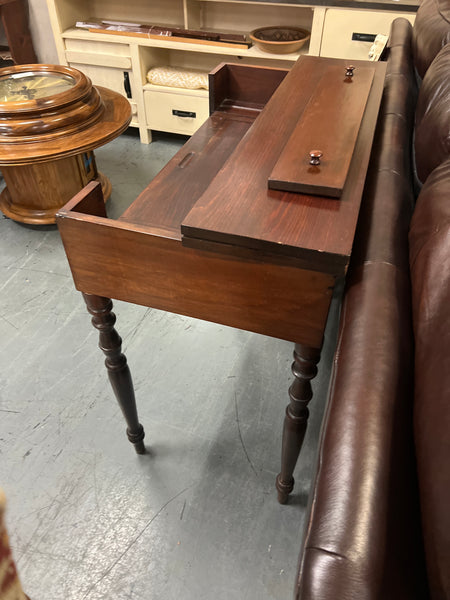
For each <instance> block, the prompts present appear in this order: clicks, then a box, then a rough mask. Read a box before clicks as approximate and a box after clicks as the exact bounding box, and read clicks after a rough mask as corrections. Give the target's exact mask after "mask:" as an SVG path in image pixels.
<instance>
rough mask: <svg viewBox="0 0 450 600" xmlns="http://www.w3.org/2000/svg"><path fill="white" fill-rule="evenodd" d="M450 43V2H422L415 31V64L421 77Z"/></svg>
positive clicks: (434, 0) (438, 0)
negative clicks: (442, 49)
mask: <svg viewBox="0 0 450 600" xmlns="http://www.w3.org/2000/svg"><path fill="white" fill-rule="evenodd" d="M449 42H450V0H422V4H421V5H420V7H419V10H418V11H417V16H416V20H415V23H414V30H413V56H414V64H415V66H416V69H417V72H418V74H419V75H420V77H422V78H423V77H424V75H425V73H426V71H427V69H428V67H429V66H430V65H431V63H432V62H433V60H434V57H435V56H436V55H437V54H438V52H439V51H440V50H441V48H443V47H444V46H445V45H446V44H448V43H449Z"/></svg>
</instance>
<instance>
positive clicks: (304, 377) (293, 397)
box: [276, 344, 320, 504]
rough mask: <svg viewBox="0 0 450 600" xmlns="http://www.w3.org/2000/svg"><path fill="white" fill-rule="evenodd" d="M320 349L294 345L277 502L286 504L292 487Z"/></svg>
mask: <svg viewBox="0 0 450 600" xmlns="http://www.w3.org/2000/svg"><path fill="white" fill-rule="evenodd" d="M319 360H320V349H316V348H309V347H307V346H302V345H301V344H295V349H294V362H293V363H292V373H293V375H294V381H293V382H292V384H291V387H290V388H289V398H290V403H289V404H288V406H287V408H286V417H285V419H284V426H283V443H282V450H281V472H280V473H279V475H278V476H277V480H276V487H277V490H278V502H280V503H281V504H285V503H286V501H287V499H288V496H289V494H290V493H291V492H292V490H293V489H294V478H293V476H292V474H293V472H294V469H295V465H296V463H297V459H298V456H299V454H300V450H301V448H302V444H303V439H304V437H305V433H306V425H307V423H308V416H309V410H308V403H309V401H310V400H311V398H312V389H311V379H313V378H314V377H315V376H316V375H317V363H318V362H319Z"/></svg>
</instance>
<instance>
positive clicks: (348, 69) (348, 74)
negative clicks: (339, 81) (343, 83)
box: [345, 65, 355, 77]
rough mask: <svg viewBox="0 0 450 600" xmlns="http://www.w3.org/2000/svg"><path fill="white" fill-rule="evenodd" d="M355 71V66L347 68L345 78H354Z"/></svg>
mask: <svg viewBox="0 0 450 600" xmlns="http://www.w3.org/2000/svg"><path fill="white" fill-rule="evenodd" d="M354 70H355V67H354V66H353V65H349V66H348V67H345V76H346V77H353V71H354Z"/></svg>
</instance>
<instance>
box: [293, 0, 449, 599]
mask: <svg viewBox="0 0 450 600" xmlns="http://www.w3.org/2000/svg"><path fill="white" fill-rule="evenodd" d="M449 42H450V0H423V2H422V4H421V6H420V8H419V11H418V14H417V18H416V22H415V25H414V28H411V26H410V24H409V23H408V22H407V21H406V20H404V19H398V20H396V21H395V22H394V24H393V27H392V30H391V36H390V40H389V44H388V45H389V49H388V58H387V62H388V64H387V76H386V83H385V89H384V96H383V103H382V107H381V111H380V116H379V121H378V128H377V133H376V141H375V144H374V149H373V153H372V157H371V164H370V169H369V175H368V180H367V183H366V189H365V193H364V199H363V203H362V208H361V214H360V218H359V222H358V229H357V236H356V239H355V246H354V251H353V255H352V261H351V265H350V268H349V272H348V276H347V281H346V289H345V295H344V300H343V305H342V312H341V318H340V331H339V339H338V346H337V350H336V353H335V357H334V365H333V374H332V381H331V385H330V390H329V397H328V402H327V408H326V414H325V417H324V421H323V427H322V433H321V440H320V444H319V452H318V460H317V469H316V476H315V480H314V483H313V488H312V490H311V494H310V506H309V514H308V518H307V521H306V526H305V532H304V539H303V544H302V550H301V554H300V565H299V572H298V580H297V585H296V589H295V598H296V599H297V600H331V599H332V600H368V599H371V600H390V599H395V600H403V599H417V600H424V599H426V598H432V599H433V600H442V599H447V600H448V599H449V598H450V43H449ZM421 78H423V81H422V79H421ZM422 185H423V187H422ZM420 188H421V190H420ZM419 191H420V193H418V192H419ZM417 194H418V198H417ZM408 238H409V242H408Z"/></svg>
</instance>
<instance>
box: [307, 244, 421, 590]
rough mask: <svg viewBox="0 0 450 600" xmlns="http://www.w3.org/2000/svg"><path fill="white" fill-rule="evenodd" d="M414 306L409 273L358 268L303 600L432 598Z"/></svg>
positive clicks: (328, 418)
mask: <svg viewBox="0 0 450 600" xmlns="http://www.w3.org/2000/svg"><path fill="white" fill-rule="evenodd" d="M404 242H405V243H406V239H405V240H404ZM409 309H410V283H409V277H408V275H407V274H406V273H402V272H400V271H399V270H398V269H397V268H396V267H395V266H394V265H390V264H387V263H385V262H376V263H366V264H365V265H363V266H360V267H358V268H357V269H354V270H353V271H352V273H351V281H350V282H349V283H348V286H347V290H346V294H345V299H344V304H343V308H342V312H341V319H340V335H339V341H338V347H337V350H336V353H335V358H334V367H333V377H332V381H331V386H330V393H329V400H328V406H327V411H326V415H325V417H324V424H323V430H322V439H321V442H320V446H319V447H320V455H319V458H318V467H317V472H316V479H315V483H314V487H313V490H312V492H311V495H310V496H311V511H310V516H309V522H308V524H307V527H306V535H305V539H304V548H303V552H302V553H301V562H300V567H299V578H298V587H297V595H296V598H297V600H300V599H301V600H313V599H314V600H336V599H339V600H355V599H358V600H380V599H381V598H382V599H383V600H399V599H400V598H408V599H409V600H413V599H414V600H423V599H424V598H426V592H425V590H424V588H423V581H424V580H425V577H424V572H423V568H422V551H421V543H420V534H419V529H420V524H419V522H420V519H419V518H418V506H417V505H416V503H415V498H416V497H417V489H416V481H415V463H414V459H413V455H414V452H413V436H412V410H413V406H412V404H413V403H412V394H413V392H412V370H413V364H412V363H413V356H412V331H411V323H410V318H411V317H410V310H409Z"/></svg>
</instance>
